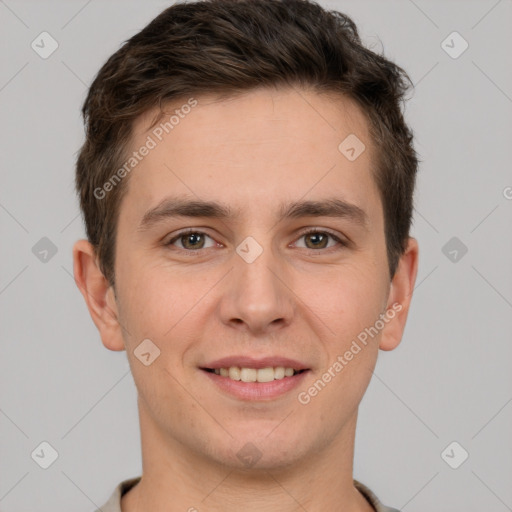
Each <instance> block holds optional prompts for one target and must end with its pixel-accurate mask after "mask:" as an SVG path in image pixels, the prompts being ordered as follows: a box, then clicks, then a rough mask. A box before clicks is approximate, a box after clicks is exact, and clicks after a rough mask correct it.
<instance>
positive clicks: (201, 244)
mask: <svg viewBox="0 0 512 512" xmlns="http://www.w3.org/2000/svg"><path fill="white" fill-rule="evenodd" d="M207 238H209V239H210V240H212V242H213V244H210V245H209V246H208V247H213V246H214V245H215V241H214V240H213V239H212V238H211V237H210V236H208V235H207V234H206V233H202V232H201V231H187V232H184V233H180V234H179V235H177V236H175V237H174V238H173V239H171V240H169V242H168V244H167V245H176V246H177V247H178V248H179V249H183V250H187V251H197V250H199V249H204V248H207V247H206V246H205V243H206V239H207Z"/></svg>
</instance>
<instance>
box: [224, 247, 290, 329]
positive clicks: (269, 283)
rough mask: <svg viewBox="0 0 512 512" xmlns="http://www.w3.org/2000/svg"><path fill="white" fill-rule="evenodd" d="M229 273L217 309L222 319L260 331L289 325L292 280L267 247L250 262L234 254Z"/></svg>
mask: <svg viewBox="0 0 512 512" xmlns="http://www.w3.org/2000/svg"><path fill="white" fill-rule="evenodd" d="M233 258H234V268H233V270H232V271H231V272H230V273H229V276H228V278H227V282H226V283H225V288H224V290H223V296H222V299H221V301H220V306H219V311H220V316H221V319H222V322H223V323H225V324H226V325H228V326H230V327H232V328H236V329H238V330H240V331H245V333H246V334H249V333H250V334H252V335H264V334H271V333H273V332H275V331H277V330H280V329H283V328H284V327H286V326H288V325H290V323H291V321H292V318H293V315H294V311H295V306H294V294H293V291H292V290H293V284H292V283H291V282H290V276H289V275H288V274H287V272H286V269H285V268H284V265H285V263H284V262H282V261H279V259H278V258H276V257H275V256H274V255H273V253H272V250H271V249H265V250H263V252H262V253H261V254H260V255H259V256H258V258H257V259H256V260H254V261H252V262H251V263H249V262H247V261H245V260H244V259H243V258H242V257H240V256H239V255H238V254H235V255H234V256H233Z"/></svg>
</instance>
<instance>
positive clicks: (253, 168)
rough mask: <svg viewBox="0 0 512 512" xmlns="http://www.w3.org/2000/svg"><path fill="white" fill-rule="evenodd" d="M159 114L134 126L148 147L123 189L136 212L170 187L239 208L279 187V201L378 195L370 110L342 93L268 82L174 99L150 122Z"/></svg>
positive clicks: (138, 140)
mask: <svg viewBox="0 0 512 512" xmlns="http://www.w3.org/2000/svg"><path fill="white" fill-rule="evenodd" d="M190 105H194V106H192V107H191V106H190ZM158 114H159V111H158V110H156V109H153V110H150V111H148V112H146V113H145V114H144V115H142V116H141V117H140V118H138V119H137V120H136V122H135V123H134V126H133V132H132V133H133V135H132V141H131V144H130V148H129V150H130V152H131V151H137V150H138V149H139V148H142V147H143V146H148V147H149V146H151V149H150V150H149V151H146V152H145V153H146V156H144V157H142V158H141V159H140V161H139V162H138V163H137V166H136V168H135V169H134V171H133V172H132V173H131V174H130V177H129V183H128V193H127V194H126V196H125V199H126V200H127V201H128V202H129V203H130V204H131V205H133V206H134V208H136V209H137V211H138V214H139V217H141V216H142V215H143V214H144V211H145V210H146V209H147V208H148V207H149V206H154V205H155V204H157V203H158V202H159V201H161V200H162V199H163V198H164V197H165V196H166V195H170V194H172V195H176V194H182V195H183V194H184V195H187V196H190V197H193V198H208V199H210V198H212V197H213V198H215V199H216V200H218V201H221V202H226V203H230V204H232V205H233V206H234V207H235V208H236V210H237V211H238V212H239V214H240V215H243V214H244V212H246V211H248V210H250V209H251V207H253V208H255V209H257V208H260V209H261V207H262V206H263V205H267V206H268V205H269V202H272V198H277V196H279V199H280V200H281V203H282V200H297V199H299V198H304V197H306V196H310V197H311V198H313V196H315V199H317V198H319V197H320V196H322V195H326V194H328V195H329V196H332V195H333V194H334V195H339V196H340V197H342V198H343V199H346V200H348V201H350V202H352V203H356V204H359V205H360V206H361V207H362V208H364V207H365V206H366V207H367V208H371V207H372V205H371V204H369V203H371V201H375V200H377V201H379V199H378V193H377V190H376V187H375V184H374V180H373V177H372V172H373V170H372V164H373V161H374V158H373V157H372V153H373V146H372V144H371V140H370V135H369V130H368V124H367V121H366V118H365V116H364V114H363V113H362V112H361V110H360V109H359V107H358V106H357V105H356V104H355V103H354V102H353V101H351V100H350V99H348V98H346V97H342V96H341V95H336V96H334V95H329V96H327V95H319V94H318V93H315V92H311V91H305V90H302V89H297V88H283V89H279V90H275V89H267V88H262V89H256V90H252V91H249V92H245V93H243V94H238V95H236V96H233V97H230V98H220V99H219V98H218V97H216V96H213V95H210V96H207V95H202V96H198V97H193V98H192V97H188V98H186V97H185V98H182V99H180V100H176V101H174V102H173V103H172V104H168V105H166V107H165V113H164V115H163V116H162V117H161V118H160V119H159V120H158V121H157V123H156V124H155V125H154V126H151V125H152V121H154V120H155V118H156V116H157V115H158ZM344 141H348V146H350V147H348V149H349V150H351V149H352V148H354V149H355V151H357V153H359V152H360V151H361V149H362V148H364V150H363V151H362V152H361V154H360V155H359V156H357V155H356V156H357V158H356V159H351V158H348V157H351V156H353V153H354V152H353V151H352V153H350V151H349V153H346V150H347V144H346V143H345V142H344ZM344 151H345V153H344ZM308 198H309V197H308Z"/></svg>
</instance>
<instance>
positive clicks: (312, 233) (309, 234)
mask: <svg viewBox="0 0 512 512" xmlns="http://www.w3.org/2000/svg"><path fill="white" fill-rule="evenodd" d="M302 238H303V239H304V240H305V246H302V247H305V248H306V249H313V250H315V249H330V248H331V247H334V246H336V243H337V244H339V245H341V246H345V245H347V244H346V243H345V242H344V241H343V240H341V238H339V237H337V236H336V235H334V234H333V233H330V232H329V231H321V230H319V229H310V230H309V231H306V232H305V233H302V234H301V236H300V238H299V240H300V239H302ZM329 239H331V241H334V242H335V243H334V244H331V245H328V244H329Z"/></svg>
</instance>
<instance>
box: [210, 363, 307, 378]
mask: <svg viewBox="0 0 512 512" xmlns="http://www.w3.org/2000/svg"><path fill="white" fill-rule="evenodd" d="M205 370H206V371H208V372H213V373H215V375H220V376H221V377H226V378H228V379H231V380H234V381H242V382H272V381H273V380H281V379H284V378H286V377H293V376H294V375H296V374H298V373H301V372H303V371H304V370H294V369H293V368H285V367H284V366H276V367H275V368H274V367H271V366H269V367H267V368H240V367H238V366H230V367H229V368H205Z"/></svg>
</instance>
